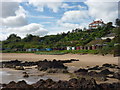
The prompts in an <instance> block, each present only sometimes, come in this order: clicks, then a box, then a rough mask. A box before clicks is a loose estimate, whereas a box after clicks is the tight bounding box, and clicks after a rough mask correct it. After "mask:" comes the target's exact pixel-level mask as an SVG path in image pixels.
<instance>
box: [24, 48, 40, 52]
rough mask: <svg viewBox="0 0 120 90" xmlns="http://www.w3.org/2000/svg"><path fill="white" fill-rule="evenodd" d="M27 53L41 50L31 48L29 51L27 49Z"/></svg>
mask: <svg viewBox="0 0 120 90" xmlns="http://www.w3.org/2000/svg"><path fill="white" fill-rule="evenodd" d="M26 51H28V52H32V51H39V49H37V48H29V49H27V50H26Z"/></svg>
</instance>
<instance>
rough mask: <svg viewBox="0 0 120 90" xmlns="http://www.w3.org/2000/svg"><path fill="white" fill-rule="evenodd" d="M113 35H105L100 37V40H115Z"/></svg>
mask: <svg viewBox="0 0 120 90" xmlns="http://www.w3.org/2000/svg"><path fill="white" fill-rule="evenodd" d="M115 35H116V34H115V33H110V34H108V35H106V36H105V37H101V39H102V40H105V39H108V38H109V39H113V38H115Z"/></svg>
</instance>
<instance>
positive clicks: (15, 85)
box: [2, 80, 33, 90]
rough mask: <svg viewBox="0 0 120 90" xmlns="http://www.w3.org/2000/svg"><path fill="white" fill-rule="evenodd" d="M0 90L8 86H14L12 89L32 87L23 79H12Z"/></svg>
mask: <svg viewBox="0 0 120 90" xmlns="http://www.w3.org/2000/svg"><path fill="white" fill-rule="evenodd" d="M4 88H6V89H4ZM4 88H3V89H2V90H7V89H8V90H9V88H14V89H19V90H20V88H21V89H24V88H27V89H30V88H33V86H32V85H28V84H27V83H26V82H25V81H24V80H23V81H19V82H18V83H16V82H14V81H12V82H10V83H9V84H7V85H6V86H5V87H4Z"/></svg>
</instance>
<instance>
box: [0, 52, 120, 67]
mask: <svg viewBox="0 0 120 90" xmlns="http://www.w3.org/2000/svg"><path fill="white" fill-rule="evenodd" d="M16 59H17V60H20V61H33V62H34V61H42V60H44V59H47V60H50V61H51V60H53V59H56V60H69V59H78V60H79V61H78V62H73V63H68V64H65V65H67V66H75V67H87V66H95V65H100V66H101V65H102V64H104V63H109V64H118V57H113V56H112V55H105V56H102V55H92V54H85V55H78V54H65V55H37V54H34V53H2V58H1V61H11V60H16Z"/></svg>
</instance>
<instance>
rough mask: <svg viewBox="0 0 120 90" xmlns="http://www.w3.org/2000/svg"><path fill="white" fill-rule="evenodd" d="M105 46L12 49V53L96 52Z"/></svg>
mask: <svg viewBox="0 0 120 90" xmlns="http://www.w3.org/2000/svg"><path fill="white" fill-rule="evenodd" d="M104 46H106V44H96V45H91V46H76V47H73V46H67V47H56V48H45V49H37V48H29V49H18V48H16V49H13V50H14V51H26V52H32V51H52V50H96V49H100V48H102V47H104Z"/></svg>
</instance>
